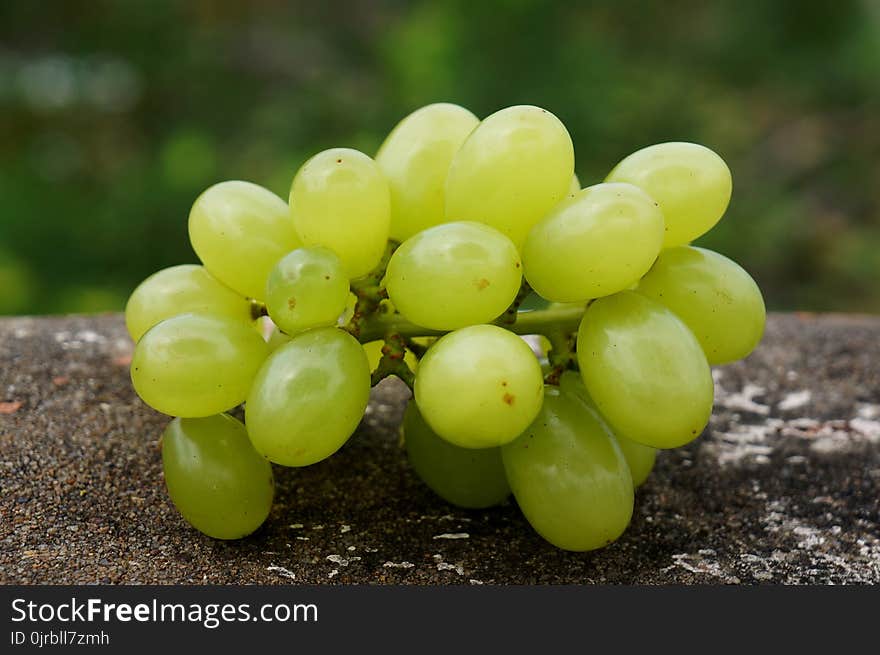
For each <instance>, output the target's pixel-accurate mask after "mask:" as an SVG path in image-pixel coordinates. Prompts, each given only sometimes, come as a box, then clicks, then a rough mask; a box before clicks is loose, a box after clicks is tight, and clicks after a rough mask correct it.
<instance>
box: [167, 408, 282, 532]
mask: <svg viewBox="0 0 880 655" xmlns="http://www.w3.org/2000/svg"><path fill="white" fill-rule="evenodd" d="M162 468H163V469H164V472H165V484H166V486H167V487H168V495H169V496H171V500H172V502H173V503H174V505H175V507H177V509H178V511H179V512H180V513H181V514H182V515H183V518H185V519H186V520H187V522H188V523H189V524H190V525H192V526H193V527H194V528H196V529H197V530H199V531H201V532H204V533H205V534H206V535H208V536H209V537H214V538H215V539H240V538H241V537H245V536H247V535H249V534H251V533H252V532H253V531H254V530H256V529H257V528H259V527H260V525H262V524H263V522H264V521H265V520H266V517H267V516H268V515H269V509H270V507H271V505H272V496H273V494H274V489H275V484H274V481H273V478H272V467H271V465H270V464H269V462H267V461H266V460H265V459H263V458H262V457H260V455H259V454H258V453H257V451H255V450H254V447H253V446H252V445H251V442H250V440H249V439H248V435H247V431H246V430H245V427H244V425H242V424H241V422H240V421H237V420H236V419H234V418H232V417H231V416H228V415H226V414H217V415H214V416H208V417H205V418H185V419H180V418H176V419H174V420H173V421H171V423H169V424H168V427H167V428H166V429H165V432H164V434H163V435H162Z"/></svg>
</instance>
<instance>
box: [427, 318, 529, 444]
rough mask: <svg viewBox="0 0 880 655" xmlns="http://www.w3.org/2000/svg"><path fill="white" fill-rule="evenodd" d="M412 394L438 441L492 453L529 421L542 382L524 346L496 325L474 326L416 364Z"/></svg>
mask: <svg viewBox="0 0 880 655" xmlns="http://www.w3.org/2000/svg"><path fill="white" fill-rule="evenodd" d="M414 394H415V399H416V402H417V403H418V406H419V411H420V412H421V414H422V416H423V417H424V419H425V421H426V422H427V423H428V425H430V426H431V429H432V430H434V432H436V433H437V434H438V435H439V436H440V437H442V438H443V439H446V440H447V441H449V442H451V443H453V444H455V445H456V446H460V447H462V448H492V447H495V446H500V445H502V444H504V443H507V442H508V441H511V440H512V439H515V438H516V437H517V435H519V434H520V433H521V432H522V431H523V430H524V429H525V428H526V426H527V425H529V423H531V422H532V419H534V418H535V416H536V415H537V413H538V411H539V410H540V408H541V399H542V397H543V395H544V381H543V377H542V374H541V366H540V364H539V363H538V359H537V358H536V357H535V355H534V353H533V352H532V350H531V348H530V347H529V346H528V345H527V344H526V342H525V341H523V340H522V339H521V338H520V337H518V336H517V335H515V334H513V333H511V332H509V331H507V330H505V329H503V328H500V327H497V326H495V325H474V326H471V327H466V328H462V329H460V330H456V331H455V332H450V333H449V334H447V335H445V336H443V337H441V338H440V339H438V340H437V342H436V343H435V344H434V345H433V346H431V348H430V350H428V352H427V353H426V354H425V356H424V357H423V358H422V360H421V361H420V362H419V372H418V375H417V376H416V381H415V389H414Z"/></svg>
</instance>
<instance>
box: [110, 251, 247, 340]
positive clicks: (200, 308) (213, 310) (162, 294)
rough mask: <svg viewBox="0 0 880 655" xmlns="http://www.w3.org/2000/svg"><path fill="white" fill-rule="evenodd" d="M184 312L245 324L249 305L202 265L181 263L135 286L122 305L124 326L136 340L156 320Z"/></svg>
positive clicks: (154, 323)
mask: <svg viewBox="0 0 880 655" xmlns="http://www.w3.org/2000/svg"><path fill="white" fill-rule="evenodd" d="M187 312H196V313H199V314H216V315H218V316H227V317H229V318H234V319H238V320H241V321H248V320H250V318H251V304H250V302H248V301H247V300H246V299H245V298H244V297H243V296H240V295H239V294H237V293H235V292H234V291H233V290H232V289H230V288H229V287H227V286H224V285H223V284H221V283H220V282H218V281H217V279H216V278H214V277H212V276H211V274H210V273H208V271H207V270H206V269H205V268H204V267H203V266H196V265H194V264H183V265H181V266H172V267H171V268H165V269H162V270H161V271H159V272H158V273H154V274H153V275H151V276H150V277H148V278H147V279H146V280H144V281H143V282H141V283H140V284H139V285H138V287H137V288H136V289H135V290H134V291H133V292H132V293H131V296H130V297H129V299H128V303H126V305H125V325H126V327H127V328H128V333H129V334H130V335H131V338H132V340H134V341H137V340H138V339H140V338H141V337H142V336H143V334H144V332H146V331H147V330H149V329H150V328H151V327H153V326H154V325H156V324H157V323H159V322H160V321H164V320H165V319H166V318H171V317H172V316H177V315H178V314H185V313H187Z"/></svg>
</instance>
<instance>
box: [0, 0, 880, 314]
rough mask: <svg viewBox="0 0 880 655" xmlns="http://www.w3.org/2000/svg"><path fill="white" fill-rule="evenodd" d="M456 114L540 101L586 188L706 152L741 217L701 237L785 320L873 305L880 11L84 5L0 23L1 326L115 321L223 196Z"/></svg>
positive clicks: (834, 7) (866, 7) (615, 2)
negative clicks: (656, 160) (98, 314)
mask: <svg viewBox="0 0 880 655" xmlns="http://www.w3.org/2000/svg"><path fill="white" fill-rule="evenodd" d="M439 100H446V101H451V102H457V103H460V104H463V105H465V106H467V107H468V108H470V109H471V110H473V111H474V112H476V113H477V114H478V115H481V116H485V115H487V114H489V113H491V112H493V111H495V110H496V109H499V108H501V107H503V106H507V105H511V104H518V103H531V104H537V105H541V106H543V107H546V108H548V109H549V110H551V111H553V112H554V113H555V114H557V115H558V116H559V117H560V118H561V119H562V120H563V121H564V122H565V123H566V125H567V126H568V128H569V131H570V132H571V135H572V138H573V140H574V143H575V151H576V156H577V172H578V174H579V175H580V178H581V180H582V182H583V183H584V184H585V185H587V184H591V183H595V182H597V181H600V180H601V179H602V178H603V177H604V175H605V173H606V172H607V171H608V170H609V169H610V168H611V167H612V166H613V165H614V164H615V163H616V162H617V161H618V160H619V159H621V158H622V157H623V156H624V155H626V154H627V153H629V152H631V151H633V150H635V149H637V148H639V147H641V146H644V145H647V144H651V143H655V142H660V141H669V140H688V141H697V142H700V143H703V144H706V145H708V146H710V147H711V148H713V149H715V150H716V151H717V152H719V153H720V154H721V155H722V156H723V157H724V158H725V159H726V160H727V162H728V163H729V165H730V167H731V169H732V171H733V174H734V198H733V202H732V204H731V206H730V209H729V210H728V213H727V215H726V217H725V218H724V219H723V220H722V222H721V223H720V224H719V226H718V227H717V228H716V229H715V230H714V231H713V232H712V233H710V234H709V235H707V236H706V237H704V238H703V239H701V243H702V244H704V245H706V246H708V247H712V248H716V249H718V250H720V251H721V252H723V253H725V254H727V255H729V256H731V257H733V258H734V259H736V260H737V261H739V262H741V263H742V264H743V265H744V266H745V267H746V268H747V269H748V270H750V271H751V272H752V273H753V274H754V276H755V277H756V279H757V280H758V282H759V284H760V285H761V287H762V288H763V289H764V291H765V294H766V296H767V300H768V305H769V306H770V307H771V308H774V309H795V308H796V309H817V310H818V309H821V310H846V311H880V284H878V282H880V3H878V2H876V1H875V0H838V1H837V2H834V3H830V2H820V1H816V2H809V1H806V0H803V1H798V0H782V1H774V2H757V1H755V2H751V1H745V2H711V3H707V2H697V1H696V0H683V1H676V2H668V3H647V2H641V1H639V2H637V1H635V0H607V1H605V2H593V3H565V2H550V1H548V0H509V1H507V2H473V1H472V0H470V1H467V0H441V1H436V2H413V3H408V2H367V1H353V0H349V1H344V2H326V3H324V2H320V3H319V2H306V1H300V2H281V1H280V0H279V1H277V2H250V3H244V2H209V1H207V0H203V1H193V2H170V1H168V0H164V1H163V0H143V1H139V0H130V1H127V2H126V1H118V2H107V1H100V0H91V1H88V2H53V3H40V2H25V1H13V2H4V3H3V4H2V7H0V313H44V312H69V311H98V310H106V309H120V308H122V306H123V304H124V300H125V297H126V296H127V294H128V292H129V291H130V290H131V289H132V288H133V287H134V286H135V285H136V284H137V282H139V281H140V280H141V279H142V278H143V277H145V276H146V275H148V274H149V273H151V272H153V271H155V270H157V269H159V268H161V267H164V266H168V265H172V264H176V263H180V262H189V261H195V257H194V255H193V253H192V250H191V249H190V247H189V243H188V241H187V234H186V218H187V213H188V211H189V207H190V205H191V203H192V201H193V200H194V199H195V197H196V196H197V195H198V194H199V192H200V191H201V190H203V189H204V188H205V187H207V186H209V185H210V184H212V183H213V182H216V181H219V180H223V179H232V178H239V179H247V180H252V181H254V182H257V183H260V184H264V185H266V186H268V187H269V188H271V189H273V190H274V191H275V192H277V193H278V194H280V195H281V196H282V197H286V195H287V190H288V186H289V183H290V180H291V178H292V176H293V174H294V172H295V171H296V169H297V167H298V166H299V165H300V164H301V163H302V162H303V161H304V160H305V159H306V158H307V157H308V156H309V155H310V154H313V153H314V152H316V151H318V150H321V149H323V148H326V147H330V146H336V145H347V146H351V147H356V148H360V149H362V150H364V151H366V152H368V153H370V154H372V153H373V152H375V149H376V147H377V146H378V145H379V143H380V142H381V140H382V138H383V135H384V134H385V133H387V131H388V130H390V129H391V128H392V127H393V126H394V124H395V123H396V121H398V120H399V119H400V118H402V117H403V116H404V115H406V114H407V113H409V112H410V111H412V110H413V109H415V108H416V107H418V106H420V105H423V104H427V103H429V102H434V101H439Z"/></svg>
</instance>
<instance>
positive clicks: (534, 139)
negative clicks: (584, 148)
mask: <svg viewBox="0 0 880 655" xmlns="http://www.w3.org/2000/svg"><path fill="white" fill-rule="evenodd" d="M573 174H574V148H573V146H572V145H571V137H570V136H569V135H568V131H567V130H566V129H565V126H564V125H563V124H562V123H561V122H560V121H559V119H558V118H556V116H554V115H553V114H551V113H550V112H548V111H546V110H544V109H541V108H540V107H532V106H529V105H521V106H517V107H508V108H507V109H502V110H501V111H498V112H495V113H494V114H492V115H491V116H489V117H488V118H486V119H485V120H483V122H481V123H480V124H479V125H478V126H477V128H476V129H475V130H474V131H473V132H471V134H470V136H468V138H467V140H465V142H464V144H462V146H461V149H460V150H459V151H458V152H457V153H456V155H455V157H454V158H453V159H452V164H451V165H450V167H449V174H448V176H447V178H446V218H447V219H448V220H451V221H479V222H481V223H486V224H488V225H491V226H492V227H494V228H495V229H497V230H499V231H501V232H503V233H504V234H505V235H506V236H507V237H509V238H510V240H511V241H513V243H514V244H515V245H516V247H517V248H521V247H522V245H523V243H524V242H525V240H526V235H527V234H528V233H529V230H530V229H531V227H532V226H533V225H534V224H535V223H537V222H538V221H539V220H540V219H541V218H542V217H543V216H544V215H545V214H546V213H547V212H548V211H550V209H552V208H553V206H554V205H555V204H556V203H558V202H559V201H560V200H562V199H563V198H564V197H565V196H566V195H567V194H568V191H569V187H570V186H571V178H572V175H573Z"/></svg>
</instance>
